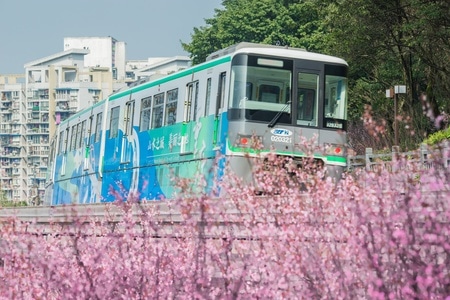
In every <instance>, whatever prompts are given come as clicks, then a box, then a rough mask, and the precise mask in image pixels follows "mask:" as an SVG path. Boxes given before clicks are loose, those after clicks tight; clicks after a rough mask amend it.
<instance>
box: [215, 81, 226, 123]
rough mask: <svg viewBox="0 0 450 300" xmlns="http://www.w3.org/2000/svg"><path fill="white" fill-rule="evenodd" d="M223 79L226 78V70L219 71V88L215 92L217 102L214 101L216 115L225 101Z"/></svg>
mask: <svg viewBox="0 0 450 300" xmlns="http://www.w3.org/2000/svg"><path fill="white" fill-rule="evenodd" d="M225 80H226V72H223V73H220V76H219V90H218V93H217V103H216V116H218V115H219V111H220V109H221V108H223V106H224V103H225Z"/></svg>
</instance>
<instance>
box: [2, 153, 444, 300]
mask: <svg viewBox="0 0 450 300" xmlns="http://www.w3.org/2000/svg"><path fill="white" fill-rule="evenodd" d="M253 163H255V161H253ZM397 163H398V164H399V166H398V167H397V168H392V170H395V171H390V170H387V169H379V170H377V171H376V172H367V171H360V172H354V173H349V174H346V176H345V177H344V178H343V179H342V180H341V181H340V182H338V183H335V182H333V180H331V179H330V178H326V177H324V172H323V170H322V169H321V166H320V165H316V164H315V163H314V162H313V161H312V160H308V159H305V160H304V161H303V162H302V166H301V167H299V165H298V164H299V162H298V161H296V162H293V161H291V160H290V159H286V158H284V159H282V158H279V157H277V156H275V155H274V154H273V155H270V156H269V157H267V158H265V159H263V158H261V160H260V161H259V162H256V163H255V174H256V177H255V184H254V185H249V184H246V183H243V182H242V181H241V180H240V179H239V178H236V177H235V176H231V175H230V176H227V177H226V178H223V179H222V180H221V181H220V182H217V186H215V187H214V189H213V190H214V191H213V193H210V194H207V193H205V192H203V191H205V190H207V189H206V183H205V181H204V180H203V178H196V179H195V180H179V182H180V191H179V194H178V196H177V197H176V199H173V200H170V201H162V202H158V203H165V205H166V206H165V209H164V211H162V210H161V206H159V205H156V203H157V202H154V204H155V205H144V204H142V203H137V202H136V201H134V200H133V198H135V197H133V195H129V196H128V199H127V201H121V202H120V203H117V204H114V205H119V206H120V207H121V209H122V213H121V214H120V215H114V216H111V215H108V214H106V215H107V216H105V218H104V219H102V220H95V219H81V218H80V219H79V220H78V221H77V222H72V223H70V224H54V225H53V228H52V230H51V232H50V233H49V232H48V230H45V231H44V230H43V229H42V230H40V229H38V230H34V231H31V230H30V228H31V227H33V228H40V227H37V224H26V223H24V222H20V221H19V220H17V219H14V218H12V219H11V221H10V222H9V223H3V224H1V227H0V259H1V261H0V283H1V285H0V298H1V299H183V298H189V299H364V298H370V299H445V298H446V297H448V296H449V295H450V256H449V253H450V222H449V221H450V209H449V204H450V202H449V201H450V200H449V199H450V186H449V182H450V172H449V170H448V169H445V168H443V166H441V165H438V164H436V165H435V166H434V167H433V168H430V169H424V168H422V166H420V165H418V164H416V163H413V162H407V161H402V160H398V161H397ZM211 194H212V195H217V194H220V196H218V197H217V196H211ZM122 200H123V199H122ZM136 208H138V209H139V211H140V213H139V214H136V213H133V212H135V211H136Z"/></svg>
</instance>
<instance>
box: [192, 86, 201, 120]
mask: <svg viewBox="0 0 450 300" xmlns="http://www.w3.org/2000/svg"><path fill="white" fill-rule="evenodd" d="M193 94H194V99H193V100H194V111H193V119H194V120H195V121H197V120H198V118H199V117H200V116H199V115H200V114H199V111H198V81H196V82H195V84H194V93H193Z"/></svg>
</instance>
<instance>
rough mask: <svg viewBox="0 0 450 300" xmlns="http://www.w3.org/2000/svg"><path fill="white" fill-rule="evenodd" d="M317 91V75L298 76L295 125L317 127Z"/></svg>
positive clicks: (303, 74)
mask: <svg viewBox="0 0 450 300" xmlns="http://www.w3.org/2000/svg"><path fill="white" fill-rule="evenodd" d="M318 89H319V75H318V74H312V73H299V74H298V93H297V94H298V95H297V98H298V102H297V107H298V110H297V124H299V125H306V126H317V102H318V93H317V91H318Z"/></svg>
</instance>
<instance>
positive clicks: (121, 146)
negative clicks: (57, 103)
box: [44, 42, 348, 205]
mask: <svg viewBox="0 0 450 300" xmlns="http://www.w3.org/2000/svg"><path fill="white" fill-rule="evenodd" d="M347 72H348V64H347V62H346V61H345V60H343V59H342V58H339V57H334V56H329V55H324V54H319V53H313V52H309V51H306V50H304V49H299V48H293V47H285V46H275V45H265V44H255V43H247V42H242V43H238V44H235V45H233V46H230V47H227V48H225V49H222V50H219V51H216V52H214V53H212V54H210V55H209V56H208V57H207V59H206V61H205V62H204V63H201V64H198V65H193V66H189V67H188V68H186V69H183V70H180V71H178V72H175V73H172V74H169V75H167V76H164V77H161V78H157V79H155V80H149V81H147V82H144V83H141V84H138V85H135V86H132V87H129V88H127V89H125V90H121V91H118V92H116V93H113V94H111V95H109V96H108V97H107V98H106V99H103V100H101V101H100V102H98V103H96V104H95V105H93V106H91V107H89V108H86V109H84V110H82V111H79V112H78V113H76V114H75V115H73V116H71V117H70V118H68V119H66V120H64V121H62V122H61V123H60V124H59V125H58V127H57V130H56V134H55V138H54V139H53V142H52V144H51V149H50V150H51V151H50V152H51V154H50V159H49V164H50V167H49V174H48V180H47V185H46V190H45V194H44V204H47V205H60V204H88V203H101V202H113V201H116V200H120V199H126V198H127V196H129V195H131V194H133V195H135V197H137V198H138V199H139V200H140V201H145V200H158V199H170V198H171V197H172V196H173V193H174V192H175V191H176V182H177V180H176V178H180V179H182V178H187V179H189V178H195V177H198V176H203V178H204V180H205V182H206V183H208V184H206V187H205V188H207V187H208V186H211V184H212V181H213V180H220V178H221V177H222V176H224V172H226V171H225V166H227V172H233V173H235V174H236V175H237V176H240V177H241V178H242V179H243V180H244V181H246V182H249V183H251V182H252V176H253V169H252V163H249V160H251V159H252V157H254V158H255V157H256V156H258V157H260V156H261V155H265V154H268V153H274V154H275V155H278V156H286V157H290V158H292V159H293V160H294V161H301V158H302V157H305V155H307V154H306V153H304V152H302V151H301V149H299V147H298V146H297V145H298V143H300V142H301V140H302V139H312V138H314V137H315V139H316V143H317V145H318V146H326V147H325V148H326V149H327V150H326V151H320V152H318V153H314V159H315V160H316V161H317V162H320V163H321V164H322V165H323V167H324V168H325V169H326V172H327V174H328V175H329V176H332V177H333V178H339V177H340V176H341V174H342V172H344V170H345V168H346V165H347V158H346V127H347V121H346V120H347V96H348V83H347ZM255 140H257V141H258V143H259V148H258V149H257V151H256V150H255V149H254V148H253V147H252V145H253V141H255ZM218 155H220V156H221V157H222V158H221V163H217V162H218V160H217V157H218ZM213 168H216V171H215V172H212V171H211V170H212V169H213ZM136 195H137V196H136Z"/></svg>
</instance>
